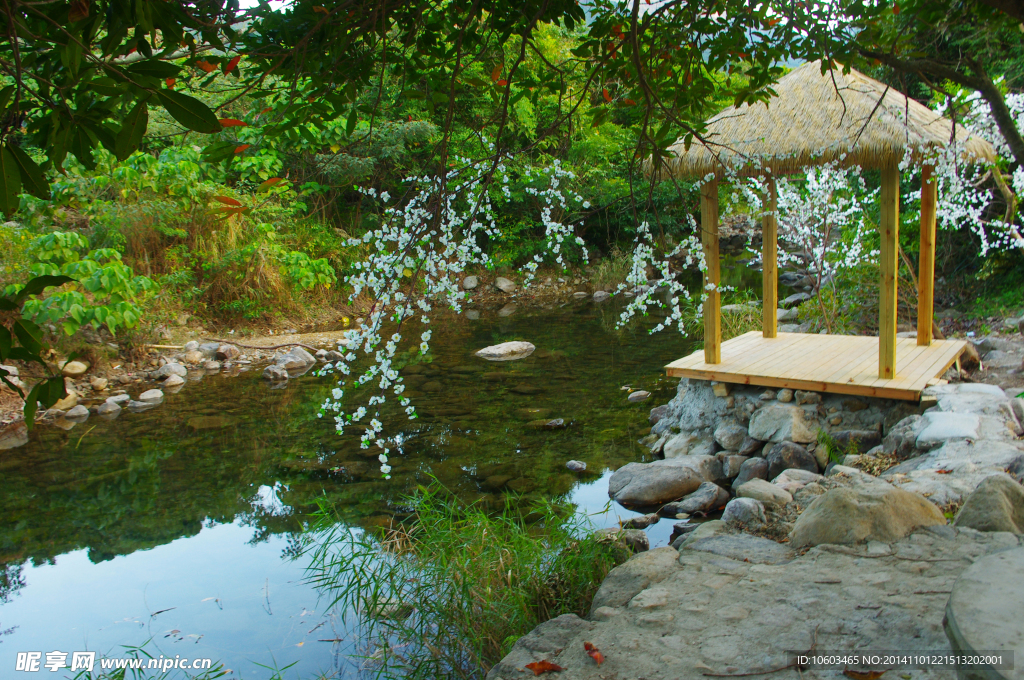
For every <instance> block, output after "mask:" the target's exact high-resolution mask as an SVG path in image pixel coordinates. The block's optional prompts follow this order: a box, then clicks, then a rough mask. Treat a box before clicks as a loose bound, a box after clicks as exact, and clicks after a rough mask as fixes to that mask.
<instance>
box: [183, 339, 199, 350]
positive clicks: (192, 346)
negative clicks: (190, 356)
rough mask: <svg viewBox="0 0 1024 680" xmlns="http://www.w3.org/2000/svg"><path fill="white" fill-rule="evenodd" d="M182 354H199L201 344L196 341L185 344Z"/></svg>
mask: <svg viewBox="0 0 1024 680" xmlns="http://www.w3.org/2000/svg"><path fill="white" fill-rule="evenodd" d="M181 351H182V352H198V351H199V343H198V342H197V341H195V340H189V341H188V342H186V343H185V346H184V347H182V348H181Z"/></svg>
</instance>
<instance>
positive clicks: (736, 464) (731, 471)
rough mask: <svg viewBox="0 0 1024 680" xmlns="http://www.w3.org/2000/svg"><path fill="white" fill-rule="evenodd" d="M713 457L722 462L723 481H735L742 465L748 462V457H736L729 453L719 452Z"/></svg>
mask: <svg viewBox="0 0 1024 680" xmlns="http://www.w3.org/2000/svg"><path fill="white" fill-rule="evenodd" d="M715 457H716V458H718V460H720V461H722V477H724V478H725V479H735V478H736V476H737V475H739V473H740V470H741V469H742V468H743V464H744V463H746V462H747V461H748V460H750V457H749V456H738V455H735V454H733V453H732V452H730V451H719V452H718V453H716V454H715Z"/></svg>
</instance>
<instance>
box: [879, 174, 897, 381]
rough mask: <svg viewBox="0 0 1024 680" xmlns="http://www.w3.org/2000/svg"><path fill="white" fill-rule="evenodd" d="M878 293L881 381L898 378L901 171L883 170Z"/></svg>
mask: <svg viewBox="0 0 1024 680" xmlns="http://www.w3.org/2000/svg"><path fill="white" fill-rule="evenodd" d="M881 209H882V214H881V219H880V220H879V223H878V229H879V232H880V236H881V248H880V257H879V270H880V274H881V276H880V281H879V290H878V377H879V378H882V379H891V378H894V377H896V305H897V297H896V280H897V279H896V275H897V272H898V267H899V235H900V171H899V169H898V168H897V167H896V166H889V167H885V168H882V195H881Z"/></svg>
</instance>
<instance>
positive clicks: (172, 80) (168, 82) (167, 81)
mask: <svg viewBox="0 0 1024 680" xmlns="http://www.w3.org/2000/svg"><path fill="white" fill-rule="evenodd" d="M164 82H165V83H167V87H174V83H176V82H178V81H177V80H175V79H174V78H168V79H167V80H165V81H164Z"/></svg>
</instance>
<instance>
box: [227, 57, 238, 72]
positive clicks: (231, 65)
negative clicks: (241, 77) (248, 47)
mask: <svg viewBox="0 0 1024 680" xmlns="http://www.w3.org/2000/svg"><path fill="white" fill-rule="evenodd" d="M240 61H242V55H238V56H237V57H234V58H232V59H231V61H229V62H228V63H226V64H224V73H231V72H232V71H234V70H235V67H236V66H238V62H240Z"/></svg>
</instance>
